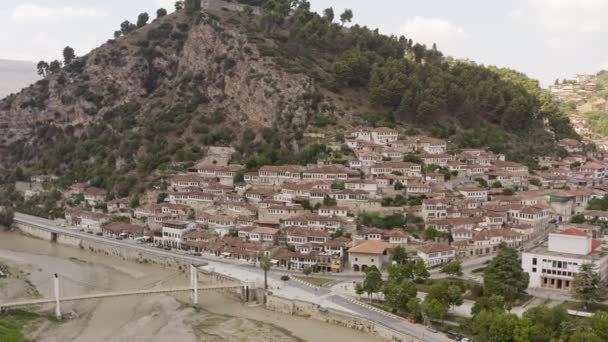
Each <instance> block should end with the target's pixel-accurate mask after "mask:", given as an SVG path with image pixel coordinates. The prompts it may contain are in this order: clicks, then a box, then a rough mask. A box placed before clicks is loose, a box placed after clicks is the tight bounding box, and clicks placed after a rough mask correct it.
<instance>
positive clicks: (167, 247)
mask: <svg viewBox="0 0 608 342" xmlns="http://www.w3.org/2000/svg"><path fill="white" fill-rule="evenodd" d="M163 249H164V250H166V251H170V250H171V247H169V246H165V247H163Z"/></svg>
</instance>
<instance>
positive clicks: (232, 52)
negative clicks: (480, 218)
mask: <svg viewBox="0 0 608 342" xmlns="http://www.w3.org/2000/svg"><path fill="white" fill-rule="evenodd" d="M187 3H188V4H191V3H196V1H188V2H187ZM205 3H206V4H209V2H205ZM211 3H214V4H216V6H207V7H205V8H204V9H203V10H202V11H200V10H199V9H192V8H186V9H182V10H179V11H177V12H176V13H174V14H171V15H168V16H162V17H161V18H158V19H156V20H154V21H153V22H151V23H149V24H146V25H140V26H141V27H137V26H136V25H134V24H130V23H126V24H125V23H123V25H121V31H118V32H117V33H116V37H115V39H111V40H109V41H108V42H107V43H105V44H104V45H102V46H100V47H99V48H97V49H95V50H93V51H91V52H90V53H88V54H86V55H84V56H82V57H80V58H77V59H75V60H73V61H71V62H70V63H69V64H67V65H65V66H63V68H50V69H49V70H47V73H48V74H47V76H46V77H45V78H44V79H42V80H40V81H38V82H36V83H35V84H32V85H31V86H29V87H28V88H26V89H24V90H23V91H21V92H20V93H18V94H14V95H10V96H8V97H6V98H5V99H4V100H2V101H0V147H2V148H3V149H2V150H0V157H1V158H0V159H2V160H4V162H5V163H6V162H10V164H11V165H13V164H14V163H17V164H19V165H22V167H24V168H26V169H28V170H30V172H31V173H53V174H60V175H62V180H63V181H64V183H65V184H70V183H71V182H73V181H76V180H81V181H82V180H87V181H92V182H93V183H94V184H96V185H97V186H101V187H105V188H107V189H108V190H116V191H117V192H119V193H120V195H121V196H125V195H129V193H131V192H132V191H134V189H135V188H137V187H138V186H140V185H141V184H140V183H141V180H143V179H149V178H150V176H151V175H153V174H154V171H156V170H171V169H175V168H180V167H185V166H187V165H190V164H192V163H193V162H194V161H196V160H199V159H200V158H201V157H202V156H203V154H204V149H203V147H204V146H208V145H218V146H226V145H231V146H232V147H235V148H236V150H237V154H236V155H235V156H234V158H235V160H234V161H236V162H241V163H243V164H244V165H246V167H247V169H255V168H256V167H258V166H259V165H263V164H278V163H287V162H290V163H302V164H304V163H307V162H312V161H315V160H316V159H317V157H318V156H320V155H326V156H328V155H331V153H330V152H329V151H328V150H327V149H326V145H325V144H326V143H329V142H333V141H336V140H337V141H340V140H341V139H342V137H343V136H344V134H347V133H348V132H349V129H350V128H352V127H354V126H356V125H372V126H391V127H396V128H399V129H400V130H402V131H404V132H408V133H411V134H417V133H427V134H432V135H434V136H439V137H442V138H449V139H451V140H452V141H453V142H454V143H455V144H456V145H457V146H460V147H473V146H489V147H490V148H492V149H493V150H495V151H496V152H501V153H507V155H508V156H509V157H510V158H511V159H514V160H519V161H523V162H526V163H529V164H533V163H534V162H535V160H534V157H535V156H538V155H547V154H555V153H558V152H559V151H558V149H557V147H556V144H555V139H556V138H561V137H565V136H573V135H575V134H574V133H573V131H572V129H571V127H570V126H569V123H568V120H567V119H566V118H565V117H563V116H562V115H561V113H560V112H559V110H558V109H557V106H555V105H554V103H553V102H551V101H550V96H548V95H546V94H545V93H544V92H542V91H541V89H540V88H539V87H538V82H535V81H532V80H530V79H528V78H527V77H526V76H525V75H522V74H520V73H517V72H514V71H512V70H505V69H496V68H487V67H483V66H478V65H475V64H471V63H464V62H459V61H455V60H453V59H450V58H446V57H444V56H443V55H442V54H441V52H440V51H438V50H437V49H436V48H435V47H433V48H432V49H431V48H427V47H426V46H423V45H420V44H415V43H414V42H412V40H411V39H407V38H405V37H389V36H384V35H381V34H379V33H378V32H377V31H373V30H370V29H368V28H366V27H360V26H358V25H354V26H352V27H351V28H348V29H347V28H345V27H344V26H343V25H341V24H338V23H335V22H334V20H333V13H329V12H326V13H325V15H324V16H320V15H318V14H316V13H313V12H311V11H310V7H309V5H307V1H297V2H295V3H293V7H292V8H289V7H285V6H278V5H280V4H283V3H285V4H286V3H287V2H286V1H285V0H270V1H264V2H263V3H266V4H265V5H264V9H263V10H262V9H260V8H255V9H253V8H252V7H247V6H241V5H238V4H236V3H230V6H229V7H224V6H222V5H221V4H223V3H224V2H221V1H220V2H211ZM217 4H220V5H217ZM187 7H188V6H187ZM347 17H348V16H347ZM347 17H346V18H343V22H344V21H348V20H349V19H348V18H347ZM305 132H315V133H322V134H320V135H317V136H325V139H320V140H319V139H316V140H311V139H310V138H306V137H305V134H304V133H305ZM330 157H332V158H338V159H339V158H340V156H339V155H331V156H330ZM9 171H10V170H9ZM9 173H10V172H9Z"/></svg>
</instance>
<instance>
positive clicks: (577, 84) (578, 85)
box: [549, 71, 608, 151]
mask: <svg viewBox="0 0 608 342" xmlns="http://www.w3.org/2000/svg"><path fill="white" fill-rule="evenodd" d="M604 77H605V72H603V71H602V72H600V73H598V74H579V75H576V77H575V78H574V79H573V80H563V81H559V80H556V81H555V84H554V85H552V86H550V87H549V92H550V94H551V95H552V96H553V98H554V99H555V100H556V101H558V102H559V103H561V104H562V106H563V107H564V108H565V110H566V111H567V112H568V115H569V116H570V123H571V124H572V128H574V130H575V131H576V133H577V134H578V135H579V136H580V137H581V138H582V139H583V141H584V142H585V143H588V144H593V145H595V146H596V147H597V148H598V149H600V150H602V151H606V150H608V139H607V138H606V136H605V134H604V132H603V129H600V128H599V126H601V124H600V122H602V121H603V119H602V116H603V114H602V113H605V112H606V110H607V108H608V107H607V102H606V98H605V95H603V89H604V87H605V86H604V81H603V80H604ZM594 126H595V127H594Z"/></svg>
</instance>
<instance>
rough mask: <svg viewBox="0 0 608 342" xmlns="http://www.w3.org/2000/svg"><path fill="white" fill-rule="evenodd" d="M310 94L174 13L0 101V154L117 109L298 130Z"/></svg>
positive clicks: (256, 56) (225, 34)
mask: <svg viewBox="0 0 608 342" xmlns="http://www.w3.org/2000/svg"><path fill="white" fill-rule="evenodd" d="M314 91H315V85H314V82H313V81H312V80H311V79H309V78H308V77H307V76H304V75H302V74H293V73H286V72H284V71H281V70H280V68H277V67H275V65H274V62H273V61H272V60H271V59H270V58H267V57H262V56H261V55H260V53H259V51H258V49H257V48H256V44H252V43H251V42H250V41H248V38H247V36H246V35H245V34H244V33H242V32H240V31H239V29H238V28H237V27H236V26H235V27H230V26H229V25H225V24H222V23H220V21H219V20H217V19H213V18H212V16H209V15H204V16H203V17H202V18H201V20H200V22H198V23H192V22H191V19H190V18H188V17H187V16H186V15H183V14H180V13H178V14H174V15H171V16H168V17H165V18H163V19H162V20H157V21H155V22H153V23H151V24H149V25H147V26H146V27H144V28H142V29H139V30H138V31H136V32H133V33H131V34H130V35H128V36H127V37H123V38H120V39H118V40H111V41H108V42H107V43H106V44H104V45H103V46H101V47H100V48H98V49H95V50H93V51H92V52H90V53H89V54H88V55H86V56H84V57H81V58H79V59H78V60H76V61H75V62H72V64H70V65H68V66H65V67H64V68H63V69H62V70H61V71H59V72H57V73H54V74H50V75H49V76H48V77H46V78H45V79H43V80H41V81H38V82H37V83H35V84H33V85H31V86H29V87H28V88H26V89H24V90H23V91H21V92H20V93H18V94H15V95H11V96H9V97H7V98H5V99H3V100H2V101H0V147H6V146H9V145H11V144H15V143H16V142H19V143H27V142H30V141H31V140H32V137H33V135H34V133H35V131H36V128H37V127H38V128H40V127H56V128H62V129H66V128H69V129H70V130H71V131H73V132H74V133H75V134H78V133H79V132H82V131H83V130H84V129H85V128H86V127H87V126H89V125H90V124H91V123H93V122H96V121H100V120H107V119H111V118H113V117H115V116H116V115H120V113H121V112H122V111H124V107H125V106H129V108H135V111H136V117H137V120H138V122H139V124H140V125H144V124H146V122H147V121H148V120H150V119H149V118H153V117H154V115H156V114H159V113H165V112H167V111H170V110H171V109H172V108H176V107H179V108H184V107H186V108H187V110H188V111H189V112H190V113H191V114H192V115H190V117H191V118H193V120H196V118H197V117H199V116H200V117H203V116H205V115H209V113H213V112H217V111H220V112H221V115H222V121H223V122H225V123H227V124H228V125H230V127H231V128H232V129H237V130H238V129H241V128H243V127H251V128H256V127H270V126H272V125H273V124H274V123H275V122H276V121H277V120H283V121H284V120H288V122H289V124H290V125H292V126H294V127H305V126H306V125H307V122H308V121H309V119H310V117H311V115H312V113H311V111H312V109H311V100H310V98H311V94H312V93H313V92H314ZM169 115H171V114H169ZM186 127H188V125H186ZM183 133H184V132H180V134H183Z"/></svg>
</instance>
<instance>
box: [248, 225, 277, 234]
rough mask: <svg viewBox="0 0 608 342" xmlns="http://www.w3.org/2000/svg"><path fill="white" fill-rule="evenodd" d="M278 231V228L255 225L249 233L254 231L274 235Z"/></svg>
mask: <svg viewBox="0 0 608 342" xmlns="http://www.w3.org/2000/svg"><path fill="white" fill-rule="evenodd" d="M278 232H279V230H278V229H275V228H268V227H256V228H254V229H252V230H251V233H256V234H271V235H275V234H276V233H278Z"/></svg>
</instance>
